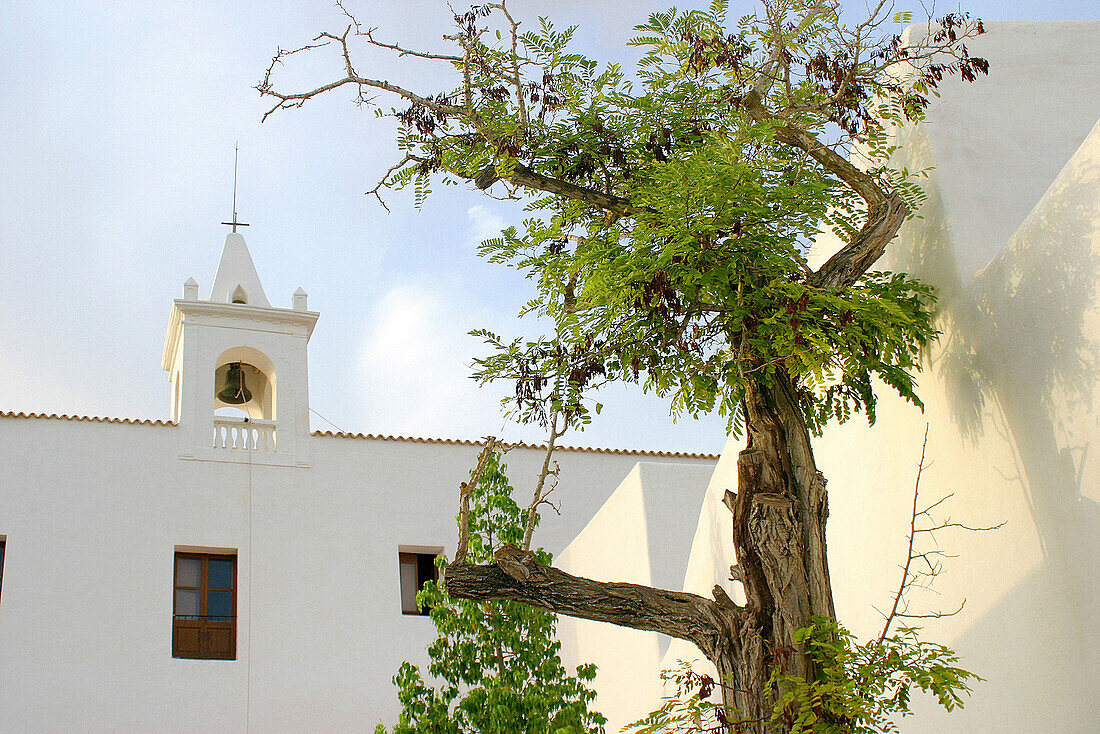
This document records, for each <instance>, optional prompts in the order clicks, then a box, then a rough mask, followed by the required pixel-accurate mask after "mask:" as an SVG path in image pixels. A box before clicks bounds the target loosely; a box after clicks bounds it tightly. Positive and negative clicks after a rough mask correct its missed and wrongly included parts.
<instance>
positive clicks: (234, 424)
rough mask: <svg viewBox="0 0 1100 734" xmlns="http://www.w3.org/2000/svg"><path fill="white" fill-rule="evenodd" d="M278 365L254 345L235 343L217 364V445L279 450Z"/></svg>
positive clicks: (215, 420)
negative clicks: (277, 445)
mask: <svg viewBox="0 0 1100 734" xmlns="http://www.w3.org/2000/svg"><path fill="white" fill-rule="evenodd" d="M277 406H278V404H277V401H276V380H275V365H274V364H273V363H272V361H271V360H270V359H269V358H268V356H267V355H266V354H264V353H263V352H261V351H259V350H257V349H253V348H252V347H233V348H231V349H227V350H225V351H224V352H222V353H221V355H219V356H218V358H217V360H216V361H215V364H214V416H213V417H214V447H215V448H231V449H251V450H258V451H275V444H276V441H275V439H276V436H275V421H276V418H277Z"/></svg>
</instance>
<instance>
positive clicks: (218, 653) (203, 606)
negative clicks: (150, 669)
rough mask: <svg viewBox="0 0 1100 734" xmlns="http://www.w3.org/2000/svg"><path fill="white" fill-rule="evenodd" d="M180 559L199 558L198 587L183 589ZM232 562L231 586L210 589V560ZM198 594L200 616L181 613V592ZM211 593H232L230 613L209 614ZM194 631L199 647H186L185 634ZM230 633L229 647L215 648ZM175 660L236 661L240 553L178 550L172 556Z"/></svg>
mask: <svg viewBox="0 0 1100 734" xmlns="http://www.w3.org/2000/svg"><path fill="white" fill-rule="evenodd" d="M181 559H196V560H200V561H201V562H202V566H201V571H200V577H199V586H197V587H196V586H181V585H180V579H179V571H180V563H179V561H180V560H181ZM212 560H213V561H230V562H231V563H232V578H231V581H230V583H231V587H230V588H229V589H225V588H224V587H211V586H210V561H212ZM180 591H198V592H199V614H182V613H180V612H179V607H178V604H179V592H180ZM211 591H229V595H230V614H229V615H221V614H216V615H211V614H209V613H208V612H209V595H210V592H211ZM191 631H194V634H195V635H197V645H195V646H193V647H191V646H186V645H185V644H184V642H183V639H182V638H183V636H184V634H186V633H188V632H191ZM223 633H228V644H223V645H221V646H216V645H215V644H214V638H215V637H216V636H222V634H223ZM172 657H173V658H176V659H180V660H236V659H237V552H236V551H235V550H233V551H229V552H227V551H226V550H221V549H196V548H187V549H180V548H178V547H177V549H176V552H175V553H174V554H173V556H172Z"/></svg>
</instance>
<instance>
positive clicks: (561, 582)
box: [444, 545, 743, 657]
mask: <svg viewBox="0 0 1100 734" xmlns="http://www.w3.org/2000/svg"><path fill="white" fill-rule="evenodd" d="M494 558H495V561H496V563H494V564H492V565H488V566H475V565H471V564H468V563H458V562H455V563H451V564H449V565H448V566H447V568H446V569H445V571H444V579H445V583H446V585H447V592H448V593H449V594H450V595H451V596H453V597H456V598H459V599H472V600H474V601H486V600H500V599H506V600H510V601H518V602H523V603H524V604H530V605H531V606H535V607H539V608H541V609H546V610H549V611H551V612H555V613H556V614H565V615H568V616H570V617H577V618H580V619H591V620H594V621H597V622H609V623H611V624H615V625H619V626H621V627H630V628H632V629H638V630H645V631H647V632H660V633H662V634H666V635H670V636H672V637H678V638H680V639H682V640H687V641H689V642H692V643H694V644H695V645H696V646H697V647H698V648H699V649H700V650H701V651H702V652H703V654H704V655H707V656H708V657H709V656H710V655H712V654H713V653H714V652H715V650H716V647H717V645H718V644H719V642H720V640H721V638H723V637H724V636H726V635H728V634H729V629H730V627H734V628H736V625H735V624H731V623H730V621H729V619H728V618H729V615H731V614H732V615H733V616H734V617H739V616H741V615H742V614H743V608H742V607H738V606H736V605H732V602H728V600H724V601H725V602H726V603H719V602H717V601H713V600H710V599H706V598H704V597H701V596H697V595H695V594H689V593H687V592H683V591H667V590H664V589H655V588H652V587H649V586H640V585H638V584H629V583H622V582H608V581H593V580H592V579H586V578H583V577H580V576H573V575H571V574H568V573H565V572H564V571H561V570H559V569H557V568H554V567H553V566H544V565H542V564H540V563H538V562H537V561H536V560H535V558H534V554H533V553H531V552H530V551H525V550H523V549H521V548H518V547H516V546H514V545H506V546H504V547H502V548H500V549H499V550H498V551H497V552H496V554H495V555H494Z"/></svg>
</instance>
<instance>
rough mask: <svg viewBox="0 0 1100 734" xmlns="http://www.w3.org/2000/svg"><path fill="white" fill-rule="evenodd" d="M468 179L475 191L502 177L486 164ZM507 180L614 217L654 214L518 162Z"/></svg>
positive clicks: (650, 210) (627, 200)
mask: <svg viewBox="0 0 1100 734" xmlns="http://www.w3.org/2000/svg"><path fill="white" fill-rule="evenodd" d="M470 178H472V179H473V181H474V185H476V186H477V187H478V188H479V189H487V188H489V187H490V186H492V185H493V184H494V183H496V182H497V181H500V180H501V179H502V178H503V177H502V176H501V175H500V174H499V173H498V172H497V169H496V168H495V167H494V166H492V165H489V166H486V167H485V168H484V169H482V170H481V172H480V173H478V174H477V175H476V176H471V177H470ZM508 181H510V182H511V183H513V184H517V185H519V186H524V187H526V188H529V189H536V190H538V191H545V192H546V193H548V194H556V195H558V196H562V197H565V198H567V199H573V200H575V201H580V202H582V203H585V204H588V205H590V206H594V207H597V208H599V209H604V210H606V211H609V212H611V213H613V214H617V215H619V216H620V217H632V216H637V215H639V214H656V213H657V211H656V210H655V209H651V208H650V207H648V206H636V205H634V204H631V203H630V200H629V199H624V198H623V197H621V196H615V195H613V194H605V193H603V192H602V191H597V190H596V189H590V188H588V187H586V186H578V185H577V184H573V183H569V182H568V181H562V180H561V179H559V178H552V177H550V176H544V175H542V174H541V173H536V172H535V171H532V170H531V169H530V168H528V167H527V166H525V165H523V164H522V163H518V162H517V163H516V164H515V166H514V167H513V169H512V175H510V176H509V177H508Z"/></svg>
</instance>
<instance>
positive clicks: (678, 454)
mask: <svg viewBox="0 0 1100 734" xmlns="http://www.w3.org/2000/svg"><path fill="white" fill-rule="evenodd" d="M310 435H313V436H318V437H323V438H357V439H367V440H371V441H406V442H409V443H438V444H445V445H448V446H484V445H485V441H480V440H478V441H474V440H472V439H468V438H431V437H423V436H394V435H390V434H379V433H351V432H348V431H313V432H312V433H311V434H310ZM502 445H503V446H504V447H505V448H510V449H545V448H546V444H534V443H527V442H526V441H515V442H503V443H502ZM556 450H557V451H581V452H591V453H595V454H621V455H634V456H661V457H666V458H677V459H709V460H714V461H717V460H718V458H719V455H718V454H706V453H699V452H692V451H657V450H653V449H612V448H605V447H595V446H592V447H589V446H558V447H556Z"/></svg>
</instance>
